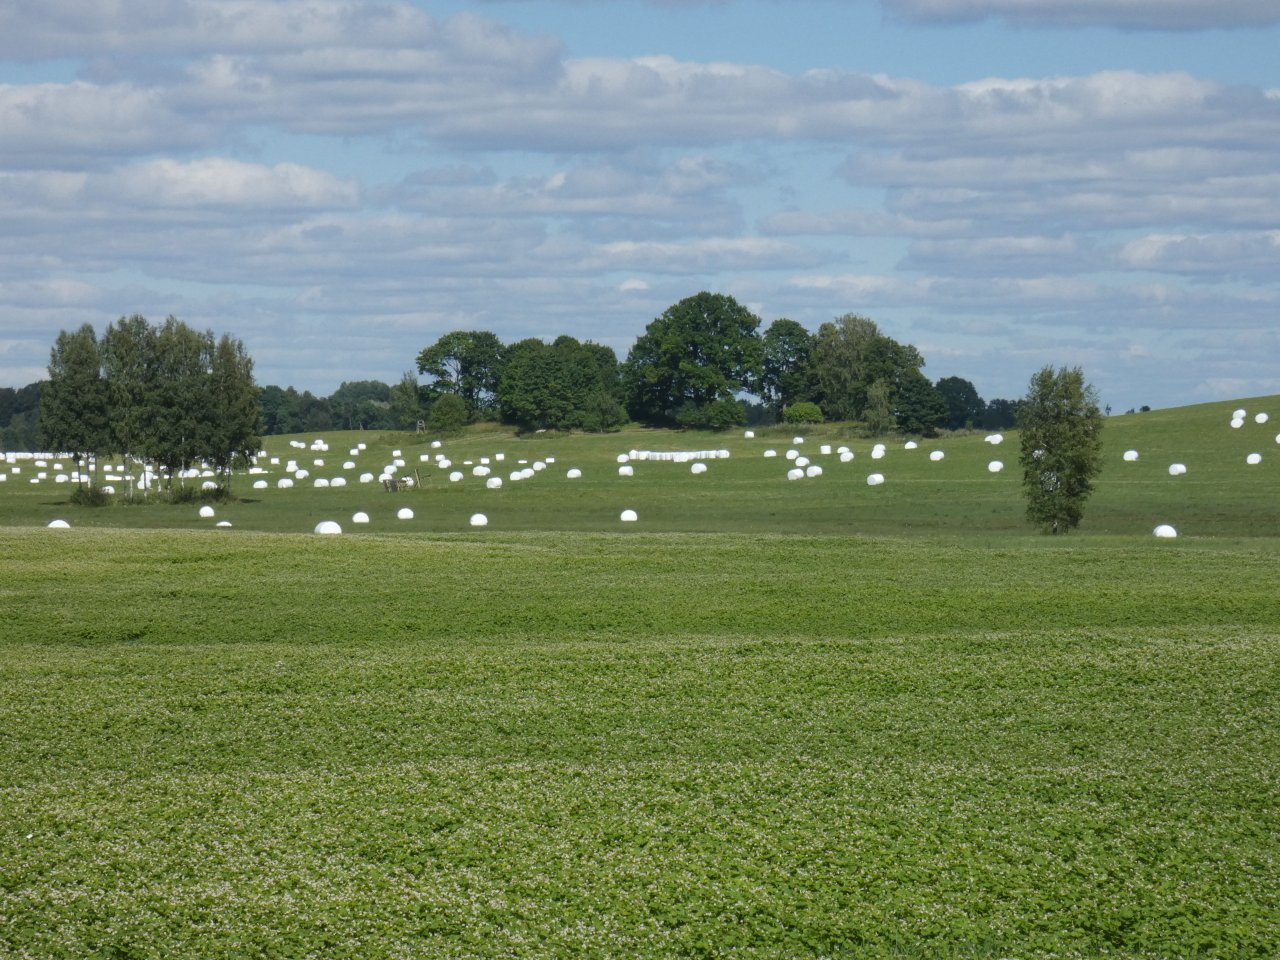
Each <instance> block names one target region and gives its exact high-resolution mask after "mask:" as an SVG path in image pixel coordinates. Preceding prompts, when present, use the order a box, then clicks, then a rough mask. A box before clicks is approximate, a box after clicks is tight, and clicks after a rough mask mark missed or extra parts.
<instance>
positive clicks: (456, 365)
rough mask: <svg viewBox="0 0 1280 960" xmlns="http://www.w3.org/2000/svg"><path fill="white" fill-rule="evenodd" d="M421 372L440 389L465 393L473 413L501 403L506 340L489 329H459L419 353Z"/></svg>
mask: <svg viewBox="0 0 1280 960" xmlns="http://www.w3.org/2000/svg"><path fill="white" fill-rule="evenodd" d="M418 372H419V373H424V374H427V375H428V376H430V377H431V378H432V379H431V382H430V383H429V384H428V386H429V387H430V388H431V389H432V391H434V392H436V393H452V394H455V395H456V396H459V397H462V399H463V400H464V401H465V402H466V404H467V410H468V412H469V414H470V415H477V414H483V413H484V412H486V411H488V410H491V409H493V407H494V406H495V405H496V403H497V393H498V383H499V381H500V380H501V378H502V341H500V340H499V339H498V338H497V337H496V336H494V335H493V334H492V333H489V332H488V331H487V330H455V331H453V332H451V333H446V334H445V335H444V336H443V337H441V338H440V339H439V340H437V341H436V342H435V343H433V344H432V345H431V346H429V347H427V348H426V349H425V350H423V351H422V352H421V353H419V354H418Z"/></svg>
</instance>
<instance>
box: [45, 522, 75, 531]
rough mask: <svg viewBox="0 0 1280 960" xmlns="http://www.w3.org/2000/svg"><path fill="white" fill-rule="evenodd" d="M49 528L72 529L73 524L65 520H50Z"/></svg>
mask: <svg viewBox="0 0 1280 960" xmlns="http://www.w3.org/2000/svg"><path fill="white" fill-rule="evenodd" d="M48 528H49V529H50V530H70V529H71V524H69V523H67V521H65V520H50V521H49V525H48Z"/></svg>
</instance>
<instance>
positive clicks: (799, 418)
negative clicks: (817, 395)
mask: <svg viewBox="0 0 1280 960" xmlns="http://www.w3.org/2000/svg"><path fill="white" fill-rule="evenodd" d="M782 419H783V420H785V421H786V422H787V423H822V422H823V420H824V419H826V418H825V417H823V416H822V408H821V407H819V406H818V405H817V404H816V403H809V402H808V401H805V402H804V403H793V404H791V406H789V407H787V409H786V410H784V411H783V412H782Z"/></svg>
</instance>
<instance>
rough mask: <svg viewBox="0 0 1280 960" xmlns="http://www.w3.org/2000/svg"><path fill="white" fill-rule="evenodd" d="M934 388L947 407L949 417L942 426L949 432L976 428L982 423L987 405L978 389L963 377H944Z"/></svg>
mask: <svg viewBox="0 0 1280 960" xmlns="http://www.w3.org/2000/svg"><path fill="white" fill-rule="evenodd" d="M934 387H936V388H937V391H938V393H939V394H941V395H942V399H943V401H944V402H945V403H946V405H947V417H946V420H944V421H943V423H942V426H944V427H946V428H947V429H948V430H961V429H964V428H965V427H970V428H972V427H976V426H979V425H980V424H981V423H982V415H983V414H984V413H985V412H986V408H987V405H986V404H985V403H983V401H982V397H980V396H979V395H978V388H977V387H975V386H974V385H973V384H972V383H971V382H970V381H968V380H965V379H964V378H963V377H943V378H942V379H941V380H939V381H938V382H937V383H936V384H934Z"/></svg>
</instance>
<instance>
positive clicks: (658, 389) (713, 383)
mask: <svg viewBox="0 0 1280 960" xmlns="http://www.w3.org/2000/svg"><path fill="white" fill-rule="evenodd" d="M759 326H760V318H759V317H757V316H756V315H755V314H754V313H752V312H751V311H750V310H748V309H747V308H746V307H744V306H742V305H741V304H740V303H738V301H736V300H735V299H733V297H730V296H726V295H725V294H721V293H707V292H705V291H704V292H702V293H698V294H695V295H694V296H692V297H687V298H685V299H684V300H681V301H680V302H679V303H677V304H674V305H672V306H670V307H668V308H667V309H666V311H665V312H664V313H663V314H662V316H660V317H657V318H656V319H655V320H653V321H652V322H651V323H650V324H649V325H648V326H647V327H646V328H645V332H644V335H643V336H641V337H640V338H639V339H638V340H636V343H635V345H634V346H633V347H632V348H631V352H630V353H629V354H628V355H627V359H626V363H625V364H624V369H623V380H624V383H625V389H626V396H627V408H628V410H629V411H630V413H631V416H632V417H634V418H635V419H636V420H638V421H640V422H641V423H648V424H655V425H657V424H662V425H674V424H677V423H679V422H680V418H681V415H682V414H685V416H686V418H688V417H689V416H690V414H689V413H688V411H697V410H699V409H700V408H706V407H710V406H711V405H712V404H714V403H716V402H717V401H722V400H732V398H733V397H734V395H735V394H737V393H738V392H740V391H746V390H750V389H751V387H752V386H753V384H754V383H756V382H757V381H758V379H759V377H760V374H761V372H762V365H763V359H764V352H763V347H762V345H761V342H760V338H759V337H758V336H757V335H756V329H757V328H758V327H759ZM718 409H726V408H724V407H723V405H722V406H721V407H720V408H718ZM694 416H696V414H694Z"/></svg>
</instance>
